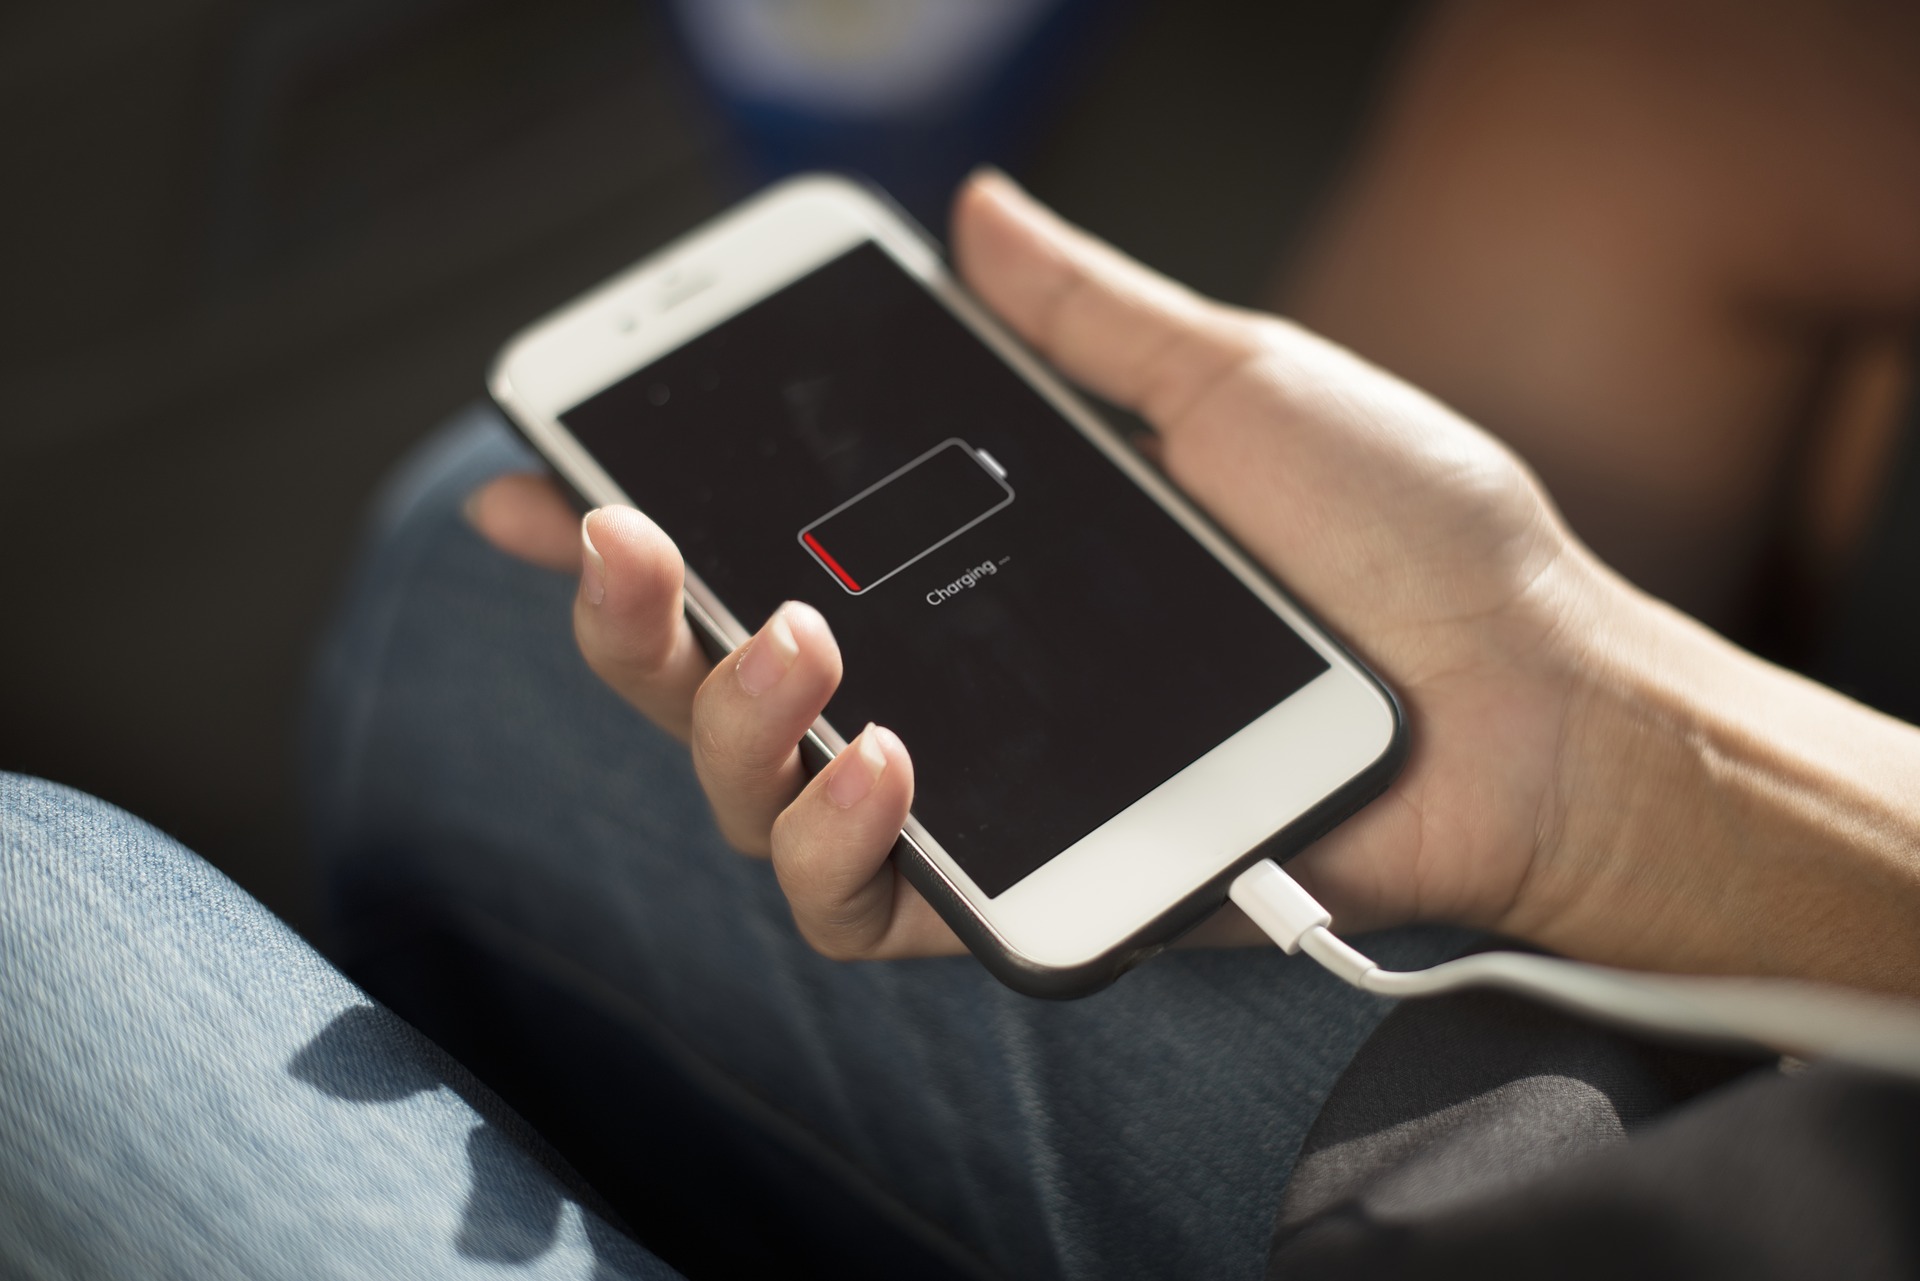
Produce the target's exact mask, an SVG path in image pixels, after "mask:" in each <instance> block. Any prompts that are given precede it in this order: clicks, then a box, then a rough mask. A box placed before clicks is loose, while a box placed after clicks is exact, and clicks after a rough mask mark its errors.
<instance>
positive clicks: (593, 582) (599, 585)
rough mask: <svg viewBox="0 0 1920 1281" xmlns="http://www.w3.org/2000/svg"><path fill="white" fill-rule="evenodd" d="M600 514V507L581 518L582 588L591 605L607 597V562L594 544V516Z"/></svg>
mask: <svg viewBox="0 0 1920 1281" xmlns="http://www.w3.org/2000/svg"><path fill="white" fill-rule="evenodd" d="M599 514H600V509H599V508H598V507H596V508H594V509H593V510H592V511H590V512H588V513H587V514H586V515H584V516H582V517H581V518H580V550H581V552H582V553H584V554H583V555H582V556H581V557H580V589H581V590H582V591H584V592H585V593H586V594H587V603H588V604H589V605H598V604H599V603H600V602H601V601H603V600H605V599H606V598H607V562H606V560H605V559H604V558H603V557H602V556H601V555H600V549H599V548H597V547H595V546H594V545H593V531H592V524H593V518H594V517H595V516H598V515H599Z"/></svg>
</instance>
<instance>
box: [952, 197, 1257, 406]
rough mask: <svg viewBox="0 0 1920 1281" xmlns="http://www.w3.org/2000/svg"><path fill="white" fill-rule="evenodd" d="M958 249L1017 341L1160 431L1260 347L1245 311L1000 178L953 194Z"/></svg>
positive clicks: (967, 272)
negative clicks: (1144, 261)
mask: <svg viewBox="0 0 1920 1281" xmlns="http://www.w3.org/2000/svg"><path fill="white" fill-rule="evenodd" d="M953 246H954V257H955V260H956V262H957V264H958V266H959V269H960V275H961V278H962V279H964V280H965V281H966V283H967V285H968V286H969V287H970V288H971V289H972V290H973V291H974V292H975V293H976V294H978V295H979V296H980V298H981V299H982V300H983V301H984V302H985V303H986V304H987V306H988V307H990V308H991V309H992V310H993V311H994V312H996V313H997V314H998V315H999V317H1000V319H1001V320H1003V321H1005V322H1006V324H1007V325H1008V326H1009V327H1010V328H1012V329H1013V331H1014V332H1015V333H1016V334H1018V335H1019V336H1020V337H1021V338H1022V339H1024V340H1025V341H1026V342H1027V343H1028V344H1029V345H1031V346H1032V347H1034V348H1035V349H1036V350H1037V351H1039V352H1040V354H1041V355H1043V356H1045V357H1046V358H1047V360H1048V361H1050V362H1051V363H1052V364H1053V365H1054V366H1055V367H1057V368H1059V369H1060V370H1062V371H1063V372H1064V373H1065V374H1066V375H1067V376H1068V377H1069V378H1071V379H1073V380H1074V381H1075V382H1078V383H1079V384H1081V385H1082V386H1084V387H1086V388H1088V389H1089V390H1091V391H1093V392H1094V393H1095V394H1097V395H1099V396H1102V397H1104V398H1106V399H1107V400H1110V401H1112V402H1114V403H1115V404H1118V405H1122V406H1124V407H1125V408H1127V409H1131V410H1134V411H1135V412H1137V413H1140V414H1141V415H1143V416H1145V417H1146V418H1147V419H1149V420H1150V421H1151V422H1152V423H1153V424H1154V426H1156V427H1158V428H1160V429H1161V430H1162V431H1177V430H1178V428H1179V422H1180V419H1181V418H1182V417H1183V416H1184V415H1185V413H1186V411H1187V410H1188V409H1190V408H1192V407H1193V405H1194V404H1196V403H1197V402H1198V401H1199V400H1200V398H1201V397H1202V396H1203V395H1204V394H1205V393H1206V391H1207V390H1208V389H1209V388H1210V387H1212V386H1214V385H1216V384H1217V382H1218V381H1219V380H1220V379H1221V378H1222V377H1223V376H1224V375H1226V374H1228V373H1229V372H1231V371H1232V370H1234V369H1235V368H1237V367H1239V366H1240V365H1241V364H1242V363H1243V362H1244V361H1245V360H1246V359H1247V358H1248V357H1250V356H1252V355H1254V354H1255V353H1256V352H1257V350H1258V337H1257V334H1256V332H1255V330H1254V327H1253V325H1252V324H1251V323H1250V322H1249V321H1248V319H1247V318H1245V317H1243V316H1242V315H1241V314H1240V313H1238V312H1236V311H1233V310H1231V309H1229V308H1227V307H1223V306H1221V305H1220V304H1218V303H1215V302H1212V301H1210V300H1209V299H1206V298H1202V297H1201V296H1200V295H1198V294H1196V293H1194V292H1193V291H1192V290H1190V289H1188V288H1186V287H1185V286H1183V285H1180V284H1177V283H1175V282H1174V281H1171V280H1169V279H1167V278H1166V277H1165V276H1162V275H1160V274H1158V273H1157V272H1154V271H1150V270H1148V269H1147V268H1145V267H1143V266H1141V265H1140V264H1139V263H1137V262H1135V261H1134V260H1133V259H1131V258H1128V257H1127V256H1126V255H1124V254H1122V253H1120V252H1119V251H1118V250H1116V249H1114V248H1113V247H1112V246H1111V245H1108V244H1106V243H1104V242H1103V241H1100V240H1096V239H1095V238H1094V237H1092V236H1090V235H1088V234H1087V233H1086V232H1084V231H1081V230H1080V229H1079V228H1077V227H1074V226H1072V225H1070V224H1069V223H1067V222H1065V221H1064V220H1063V219H1061V218H1060V217H1059V216H1058V215H1057V214H1055V213H1053V212H1052V211H1051V210H1049V209H1047V208H1046V207H1045V206H1044V205H1041V204H1040V203H1039V202H1038V201H1036V200H1034V199H1033V198H1032V197H1031V196H1029V195H1027V194H1026V193H1025V192H1024V191H1022V190H1021V189H1020V188H1019V187H1018V186H1017V185H1015V183H1014V182H1013V180H1012V179H1011V178H1008V177H1007V176H1006V175H1005V174H1003V173H1000V172H999V171H997V170H990V169H989V170H981V171H979V172H977V173H975V174H974V175H973V176H972V177H971V178H969V179H968V180H967V182H966V184H965V185H964V186H962V187H961V189H960V192H959V195H958V196H956V197H955V199H954V208H953Z"/></svg>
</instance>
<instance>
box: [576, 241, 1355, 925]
mask: <svg viewBox="0 0 1920 1281" xmlns="http://www.w3.org/2000/svg"><path fill="white" fill-rule="evenodd" d="M562 418H563V420H564V422H565V423H566V425H567V427H568V428H569V429H570V430H571V431H572V432H573V434H574V436H575V437H576V438H577V439H578V440H579V441H580V442H581V443H582V444H583V445H585V446H586V448H587V450H588V451H589V452H590V453H592V454H593V455H594V457H595V458H597V459H598V460H599V462H600V464H601V466H603V467H604V468H605V469H606V471H607V472H608V474H609V475H611V476H612V477H613V478H614V480H615V481H617V482H618V483H619V485H620V486H621V488H622V489H624V490H625V491H626V492H627V493H628V494H630V495H631V496H632V497H633V500H634V502H635V503H637V504H638V505H639V506H640V508H641V509H642V510H643V511H645V512H646V513H647V514H648V515H649V516H651V517H652V518H653V519H654V520H655V521H656V522H658V523H659V525H660V526H661V528H663V529H664V530H666V532H667V533H668V534H669V535H670V536H672V538H673V539H674V541H675V542H676V543H678V544H679V546H680V549H681V552H682V553H683V554H684V555H685V557H686V561H687V565H688V567H689V568H690V569H692V570H693V571H694V572H695V573H697V574H698V575H699V576H700V577H701V578H702V579H703V580H705V582H706V584H707V585H708V587H710V588H711V589H712V590H713V592H714V593H715V594H716V595H717V596H718V597H719V598H720V600H721V601H723V602H724V603H725V604H726V606H727V607H728V608H729V609H730V610H731V611H732V612H733V614H734V615H735V616H736V617H737V618H739V619H740V620H741V622H742V623H743V624H745V625H746V626H747V627H749V628H752V627H757V626H758V625H759V624H760V623H761V622H762V621H763V620H764V619H765V618H766V616H767V615H768V614H770V613H771V612H772V611H773V610H774V609H775V608H776V607H777V606H778V605H779V604H780V603H781V602H782V601H784V600H789V599H799V600H804V601H806V602H808V603H809V604H811V605H813V606H815V607H816V608H818V609H819V610H820V612H821V613H822V614H824V615H825V616H826V618H827V621H828V622H829V623H830V624H831V625H832V627H833V631H834V635H835V637H836V638H837V639H838V640H839V642H840V647H841V652H842V655H843V657H844V659H845V663H846V675H845V680H844V683H843V684H842V686H841V689H840V691H839V692H838V693H837V694H836V695H835V697H834V699H833V702H832V703H831V705H829V707H828V708H827V718H828V719H829V720H831V721H832V722H833V723H834V724H835V725H836V726H837V727H839V728H840V729H841V730H842V731H843V732H845V733H848V734H851V733H853V732H854V731H855V730H857V729H858V728H859V727H860V726H861V725H863V724H865V723H866V722H867V721H878V722H880V723H881V724H884V725H887V726H888V727H890V728H891V729H893V730H894V731H895V732H896V733H898V734H899V735H900V737H901V738H902V740H904V741H905V743H906V744H907V747H908V750H910V751H911V752H912V753H913V758H914V774H915V780H916V790H915V797H914V806H913V808H914V814H915V816H916V817H917V818H919V820H920V821H921V822H922V823H923V824H925V826H926V827H927V830H928V831H929V832H931V833H932V834H933V836H934V837H935V838H936V839H937V840H938V841H939V842H940V843H941V844H942V845H943V846H944V847H945V848H946V850H947V851H948V853H950V854H951V855H952V856H953V857H954V858H955V859H956V860H957V861H958V862H959V863H960V865H961V866H962V867H963V868H964V869H965V870H966V872H967V874H968V875H969V876H971V877H972V878H973V880H974V882H975V883H976V884H977V885H979V886H980V888H981V889H982V890H983V891H984V892H985V893H987V894H989V895H998V894H1000V893H1002V892H1004V891H1005V890H1006V889H1007V888H1008V887H1010V886H1012V885H1014V884H1015V883H1016V882H1018V881H1019V880H1020V879H1021V878H1022V877H1025V876H1026V875H1028V874H1029V873H1031V872H1032V871H1034V869H1036V868H1038V867H1039V866H1041V865H1042V864H1043V863H1045V862H1046V861H1047V860H1048V859H1050V858H1052V857H1053V856H1054V855H1056V854H1058V853H1060V852H1061V851H1062V850H1064V849H1066V848H1067V847H1068V846H1070V845H1072V844H1073V843H1074V842H1075V841H1077V840H1078V839H1079V838H1081V837H1083V836H1085V835H1086V834H1087V833H1089V832H1091V831H1092V830H1094V829H1095V828H1097V827H1099V826H1100V825H1101V824H1102V823H1104V822H1106V821H1107V820H1108V819H1110V818H1112V817H1113V816H1114V815H1115V814H1118V813H1119V812H1120V811H1121V810H1123V809H1125V808H1126V807H1127V806H1128V805H1130V804H1132V803H1133V802H1134V801H1136V800H1138V799H1139V798H1140V797H1142V796H1144V795H1146V794H1147V793H1148V792H1150V791H1152V790H1153V789H1154V788H1155V787H1157V786H1158V785H1159V784H1161V783H1163V782H1165V781H1166V780H1167V779H1168V778H1171V777H1172V776H1173V775H1174V774H1177V773H1178V772H1179V771H1180V770H1182V769H1184V768H1185V767H1186V766H1187V765H1189V764H1191V763H1192V762H1193V761H1195V760H1196V759H1198V758H1199V757H1200V756H1202V755H1204V754H1205V753H1206V752H1207V751H1209V750H1210V749H1212V748H1213V747H1215V746H1216V745H1218V744H1219V743H1221V742H1222V741H1224V740H1225V739H1227V738H1229V737H1231V736H1232V735H1233V734H1234V733H1235V732H1236V731H1238V730H1240V729H1242V728H1244V727H1245V726H1246V725H1248V724H1249V723H1251V722H1252V721H1253V720H1254V719H1255V718H1257V717H1258V716H1260V715H1261V714H1262V713H1264V712H1266V711H1267V710H1268V709H1270V708H1272V707H1273V706H1274V705H1275V704H1277V703H1279V702H1281V701H1282V700H1284V699H1285V698H1287V696H1288V695H1290V694H1292V693H1294V692H1295V691H1297V690H1299V689H1300V688H1301V687H1302V686H1304V685H1305V684H1307V682H1309V681H1310V680H1312V679H1313V678H1314V677H1315V676H1317V675H1319V674H1320V673H1321V672H1322V671H1324V670H1325V669H1326V666H1327V664H1326V660H1324V659H1323V658H1321V656H1320V655H1319V654H1318V653H1317V652H1316V651H1315V650H1314V649H1312V648H1311V647H1310V646H1309V645H1307V643H1306V642H1305V641H1304V640H1302V639H1301V637H1300V636H1298V635H1297V634H1296V633H1295V632H1294V631H1293V629H1292V628H1290V627H1288V626H1287V624H1286V623H1285V622H1284V621H1283V620H1282V619H1281V618H1279V617H1278V616H1277V615H1276V614H1274V613H1273V611H1272V610H1270V609H1269V608H1267V606H1266V605H1265V604H1264V603H1263V602H1262V601H1261V600H1260V599H1259V598H1258V597H1256V596H1255V595H1253V593H1252V592H1250V591H1248V590H1247V588H1246V586H1245V585H1244V584H1242V583H1241V582H1240V581H1239V580H1238V579H1236V578H1235V577H1234V576H1233V575H1232V573H1231V572H1229V571H1228V570H1227V568H1226V567H1225V566H1223V565H1222V564H1221V563H1220V562H1219V561H1218V560H1216V559H1215V558H1214V557H1213V556H1212V555H1211V554H1210V553H1208V552H1207V550H1206V549H1205V548H1204V547H1202V546H1201V544H1200V543H1199V542H1197V541H1196V540H1195V539H1194V538H1193V537H1192V536H1191V535H1190V534H1188V533H1187V531H1186V530H1185V529H1184V528H1182V527H1181V526H1180V524H1179V523H1178V522H1177V521H1175V520H1174V519H1173V518H1172V517H1171V516H1170V515H1168V514H1167V513H1166V511H1164V510H1163V509H1162V508H1161V507H1160V506H1159V505H1158V504H1157V503H1156V502H1154V501H1153V499H1152V498H1150V497H1149V496H1148V495H1147V494H1146V493H1144V492H1143V491H1142V490H1141V489H1140V488H1139V487H1138V486H1137V485H1135V484H1134V483H1133V482H1132V481H1131V480H1130V479H1129V478H1128V477H1127V476H1126V474H1125V473H1123V472H1122V471H1120V470H1119V469H1118V468H1117V467H1115V466H1114V465H1113V464H1112V463H1111V462H1109V461H1108V460H1107V459H1106V458H1105V457H1104V456H1103V455H1102V454H1101V453H1100V451H1099V450H1098V449H1097V448H1096V447H1095V446H1094V445H1093V444H1092V443H1091V442H1090V441H1088V440H1087V439H1086V438H1085V437H1084V436H1083V435H1082V434H1081V433H1080V432H1079V431H1078V430H1077V429H1076V428H1075V427H1074V426H1073V425H1072V424H1071V423H1069V422H1068V421H1067V420H1066V419H1064V418H1063V417H1061V415H1060V414H1059V412H1058V411H1057V410H1055V409H1054V408H1053V407H1052V406H1051V405H1050V404H1048V403H1047V401H1046V400H1045V399H1044V398H1043V397H1042V396H1041V395H1040V394H1039V393H1038V392H1037V391H1035V390H1034V389H1033V388H1032V387H1031V386H1030V385H1029V384H1028V383H1027V382H1026V381H1025V380H1024V379H1022V378H1021V377H1020V376H1019V375H1018V374H1017V373H1015V372H1014V371H1013V370H1012V369H1011V368H1010V367H1008V366H1007V365H1006V363H1005V362H1004V361H1002V360H1001V359H1000V358H999V357H998V356H997V355H995V354H994V353H993V352H992V351H991V350H990V349H989V348H988V347H987V346H986V345H985V344H983V343H982V342H981V341H980V340H979V339H978V338H976V337H975V336H974V335H973V333H972V332H971V331H970V330H968V329H967V328H966V327H965V326H964V325H963V324H961V322H960V321H959V320H957V319H956V318H955V317H954V316H953V315H952V314H951V313H950V312H949V311H948V310H947V309H946V308H945V307H944V306H943V305H942V304H941V303H940V302H939V301H938V300H937V299H936V298H934V297H933V296H932V295H931V294H929V293H928V292H927V291H926V290H925V289H924V288H922V287H921V286H920V285H919V284H918V283H916V282H915V281H914V280H913V278H912V277H910V276H909V275H907V274H906V272H905V271H903V270H902V269H901V268H900V267H898V266H897V265H895V263H894V262H893V260H892V259H891V258H889V257H888V256H887V255H886V253H885V252H884V251H883V250H881V249H880V248H879V247H878V246H876V245H872V244H865V245H861V246H859V247H857V248H855V249H853V250H851V251H849V252H848V253H846V254H844V255H843V256H841V257H839V258H837V259H834V260H833V261H831V262H829V263H827V264H826V265H824V266H822V267H820V268H818V269H817V270H815V271H813V272H812V273H810V274H808V275H807V276H805V277H803V278H801V279H800V280H798V281H796V282H795V283H793V284H791V285H789V286H787V287H786V288H784V289H782V290H780V291H779V292H778V293H776V294H773V295H771V296H769V297H767V298H765V299H763V300H761V301H760V302H759V303H757V304H755V305H754V306H753V307H751V308H749V309H748V310H746V311H744V312H741V313H739V314H738V315H735V316H733V317H732V318H731V319H729V320H726V321H725V322H723V323H721V324H720V325H718V326H717V327H715V328H713V329H711V330H709V331H707V332H706V333H704V334H702V335H700V336H699V337H698V338H695V339H693V340H692V341H691V342H689V343H687V344H686V345H685V346H682V347H680V348H678V349H677V350H675V351H673V352H671V353H669V354H668V355H666V356H664V357H662V358H660V359H659V360H657V361H655V362H654V363H653V364H651V365H649V366H648V367H646V368H645V369H643V370H641V371H640V372H639V373H637V374H635V375H633V376H632V377H630V378H627V379H626V380H624V381H622V382H620V383H618V384H615V385H614V386H612V387H609V388H607V389H606V390H604V391H602V392H600V393H599V394H598V395H596V396H594V397H593V398H592V399H591V400H588V401H586V402H585V403H584V404H581V405H579V406H577V407H576V408H574V409H572V410H571V411H569V412H567V413H566V414H564V415H562Z"/></svg>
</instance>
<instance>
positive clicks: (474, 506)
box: [460, 485, 487, 529]
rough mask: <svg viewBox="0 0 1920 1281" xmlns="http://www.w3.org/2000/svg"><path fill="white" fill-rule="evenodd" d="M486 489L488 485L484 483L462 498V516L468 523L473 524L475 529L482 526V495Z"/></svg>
mask: <svg viewBox="0 0 1920 1281" xmlns="http://www.w3.org/2000/svg"><path fill="white" fill-rule="evenodd" d="M486 491H487V487H486V486H485V485H482V486H481V487H480V488H478V489H476V490H474V491H473V492H472V493H471V494H468V495H467V496H466V497H465V498H463V499H461V500H460V515H461V517H462V518H463V519H465V520H466V522H467V524H469V525H471V526H473V527H474V528H475V529H479V528H480V495H481V494H484V493H485V492H486Z"/></svg>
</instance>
